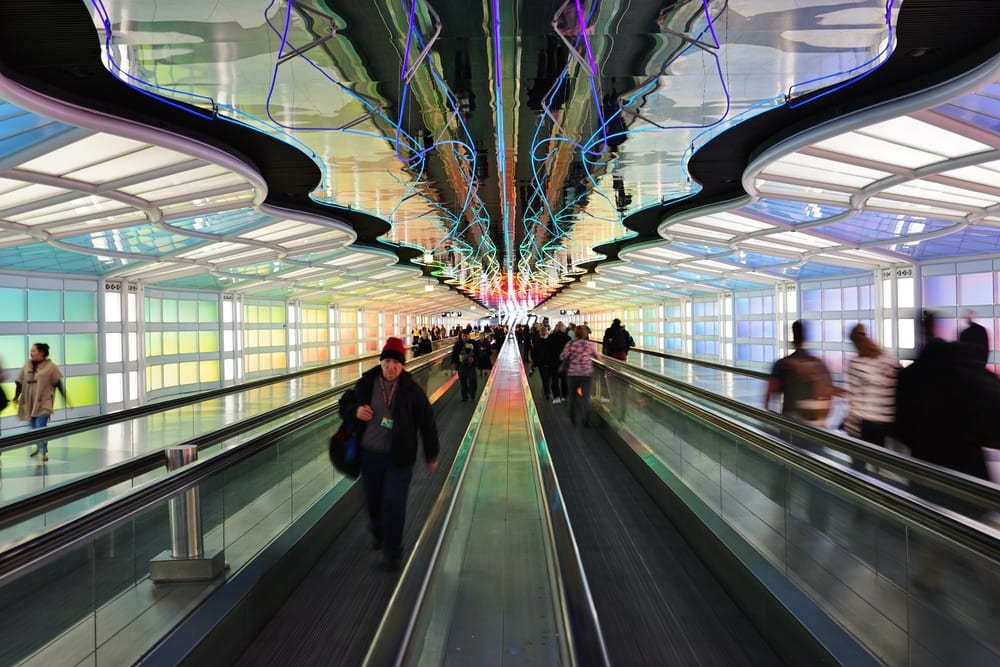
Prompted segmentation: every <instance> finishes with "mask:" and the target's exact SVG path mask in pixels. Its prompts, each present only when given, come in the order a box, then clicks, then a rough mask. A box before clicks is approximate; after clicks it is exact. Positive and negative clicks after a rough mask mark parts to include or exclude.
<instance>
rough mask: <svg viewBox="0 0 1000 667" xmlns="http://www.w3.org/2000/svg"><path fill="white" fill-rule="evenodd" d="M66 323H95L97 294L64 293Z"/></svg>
mask: <svg viewBox="0 0 1000 667" xmlns="http://www.w3.org/2000/svg"><path fill="white" fill-rule="evenodd" d="M65 303H66V321H67V322H96V321H97V292H66V294H65Z"/></svg>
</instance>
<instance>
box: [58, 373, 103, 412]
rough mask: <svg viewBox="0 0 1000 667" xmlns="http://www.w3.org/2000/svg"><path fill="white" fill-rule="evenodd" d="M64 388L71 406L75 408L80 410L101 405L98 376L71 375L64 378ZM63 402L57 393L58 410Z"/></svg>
mask: <svg viewBox="0 0 1000 667" xmlns="http://www.w3.org/2000/svg"><path fill="white" fill-rule="evenodd" d="M64 386H65V387H66V395H67V396H68V397H69V402H70V405H72V406H73V407H76V408H79V407H83V406H85V405H97V404H98V403H100V400H101V395H100V383H99V382H98V376H97V375H71V376H69V377H66V378H64ZM61 402H62V399H61V398H60V396H59V392H56V407H57V408H58V407H60V404H61Z"/></svg>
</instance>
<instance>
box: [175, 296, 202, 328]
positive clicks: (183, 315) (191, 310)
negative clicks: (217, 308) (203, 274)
mask: <svg viewBox="0 0 1000 667" xmlns="http://www.w3.org/2000/svg"><path fill="white" fill-rule="evenodd" d="M177 321H178V322H197V321H198V302H197V301H190V300H188V299H182V300H180V301H178V303H177Z"/></svg>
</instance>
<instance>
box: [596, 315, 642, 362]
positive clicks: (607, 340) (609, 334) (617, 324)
mask: <svg viewBox="0 0 1000 667" xmlns="http://www.w3.org/2000/svg"><path fill="white" fill-rule="evenodd" d="M633 347H635V340H633V339H632V334H630V333H629V332H628V329H626V328H625V327H624V325H622V321H621V320H620V319H618V318H617V317H616V318H615V319H614V320H612V321H611V326H610V327H608V328H607V329H605V330H604V339H603V341H602V348H601V353H602V354H604V355H606V356H609V357H614V358H615V359H619V360H621V361H625V360H626V359H628V351H629V350H630V349H631V348H633Z"/></svg>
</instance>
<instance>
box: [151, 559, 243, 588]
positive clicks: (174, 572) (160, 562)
mask: <svg viewBox="0 0 1000 667" xmlns="http://www.w3.org/2000/svg"><path fill="white" fill-rule="evenodd" d="M225 569H226V553H225V551H216V552H215V553H210V554H205V557H204V558H174V557H173V554H172V553H171V552H170V551H164V552H162V553H160V555H159V556H157V557H156V558H154V559H153V560H151V561H149V578H150V579H152V580H153V581H154V582H156V583H158V584H160V583H170V582H181V581H210V580H212V579H215V578H216V577H217V576H219V575H220V574H222V571H223V570H225Z"/></svg>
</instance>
